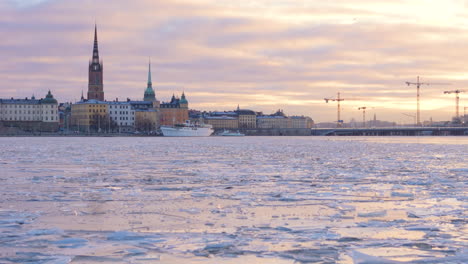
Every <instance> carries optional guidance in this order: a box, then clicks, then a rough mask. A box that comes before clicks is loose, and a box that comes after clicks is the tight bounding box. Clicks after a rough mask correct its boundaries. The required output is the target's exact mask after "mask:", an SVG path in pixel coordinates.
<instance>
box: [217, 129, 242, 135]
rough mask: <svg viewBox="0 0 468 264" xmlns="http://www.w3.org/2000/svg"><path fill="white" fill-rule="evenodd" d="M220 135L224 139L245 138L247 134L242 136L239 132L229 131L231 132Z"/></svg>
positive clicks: (225, 131) (227, 131)
mask: <svg viewBox="0 0 468 264" xmlns="http://www.w3.org/2000/svg"><path fill="white" fill-rule="evenodd" d="M218 135H219V136H223V137H243V136H245V134H242V133H241V132H239V131H236V132H232V131H229V130H224V131H223V132H221V133H219V134H218Z"/></svg>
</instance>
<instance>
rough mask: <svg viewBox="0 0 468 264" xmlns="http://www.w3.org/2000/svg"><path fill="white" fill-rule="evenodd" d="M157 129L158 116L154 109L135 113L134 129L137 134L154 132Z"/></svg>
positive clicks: (139, 110)
mask: <svg viewBox="0 0 468 264" xmlns="http://www.w3.org/2000/svg"><path fill="white" fill-rule="evenodd" d="M158 127H159V116H158V112H157V111H156V110H155V109H146V110H144V109H138V110H136V111H135V129H136V130H137V131H139V132H154V131H155V130H156V129H157V128H158Z"/></svg>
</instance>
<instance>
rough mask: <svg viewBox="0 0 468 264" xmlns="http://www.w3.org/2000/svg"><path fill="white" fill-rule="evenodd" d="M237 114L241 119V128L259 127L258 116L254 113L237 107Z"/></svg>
mask: <svg viewBox="0 0 468 264" xmlns="http://www.w3.org/2000/svg"><path fill="white" fill-rule="evenodd" d="M235 112H236V114H237V116H238V118H239V128H256V127H257V114H256V113H255V112H254V111H252V110H248V109H239V107H237V110H236V111H235Z"/></svg>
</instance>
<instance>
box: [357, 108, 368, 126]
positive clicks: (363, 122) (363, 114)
mask: <svg viewBox="0 0 468 264" xmlns="http://www.w3.org/2000/svg"><path fill="white" fill-rule="evenodd" d="M366 109H367V106H361V107H359V108H358V110H362V127H366Z"/></svg>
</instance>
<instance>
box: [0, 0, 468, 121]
mask: <svg viewBox="0 0 468 264" xmlns="http://www.w3.org/2000/svg"><path fill="white" fill-rule="evenodd" d="M95 21H96V22H97V25H98V35H99V36H98V38H99V49H100V55H101V58H102V59H103V61H104V91H105V97H106V99H107V100H113V99H115V98H116V97H118V98H120V99H124V98H127V97H130V98H132V99H140V98H142V97H143V92H144V89H145V87H146V76H147V66H148V65H147V64H148V58H149V57H151V60H152V69H153V86H154V87H155V89H156V96H157V98H158V99H159V100H161V101H165V100H168V99H169V98H170V96H171V95H172V94H173V93H175V94H176V95H177V94H179V95H180V94H181V93H182V91H185V93H186V95H187V98H188V100H189V103H190V107H191V108H193V109H199V110H215V109H216V110H231V109H234V108H236V107H237V105H238V104H239V105H240V106H241V108H250V109H253V110H257V111H263V112H265V113H272V112H274V111H275V110H276V109H279V108H280V109H284V111H285V112H286V113H287V114H290V115H302V114H303V115H309V116H311V117H312V118H313V119H314V120H315V121H316V122H324V121H333V120H335V119H336V103H328V104H326V103H325V102H324V100H323V98H324V97H330V98H333V97H336V93H337V92H341V94H342V97H344V98H345V99H346V100H345V102H343V104H342V109H343V114H342V118H343V119H344V120H345V121H349V120H350V119H352V118H355V119H356V120H361V117H362V115H361V112H360V111H359V110H358V109H357V108H358V107H362V106H366V107H369V108H371V109H370V110H369V111H368V112H369V114H368V115H369V117H371V116H372V115H373V114H374V113H375V114H376V115H377V118H378V119H381V120H390V121H396V122H399V123H400V122H403V123H411V122H412V121H413V120H412V118H411V117H407V116H405V115H403V114H402V113H408V114H415V108H416V87H414V86H411V87H408V86H406V84H405V82H406V81H413V82H414V81H416V76H418V75H419V76H421V80H422V81H423V82H432V83H450V84H451V85H429V86H423V87H422V89H421V98H422V100H421V109H422V113H421V117H422V119H423V120H427V119H429V118H430V117H432V118H433V119H434V120H449V119H450V118H451V116H453V115H454V111H455V110H454V108H455V95H453V94H450V95H445V94H443V92H444V91H446V90H455V89H465V87H467V86H468V75H467V73H466V72H467V67H466V66H467V61H468V1H464V0H445V1H444V0H434V1H427V0H408V1H405V0H393V1H374V0H334V1H316V0H238V1H232V0H159V1H158V0H134V1H127V0H112V1H111V0H99V1H98V0H80V1H76V0H0V58H1V59H0V79H1V81H0V97H1V98H9V97H26V96H28V97H29V96H31V95H32V94H33V93H34V94H35V95H36V96H39V97H43V96H44V95H45V94H46V92H47V90H49V89H50V90H51V91H52V93H53V94H54V96H55V97H56V98H58V99H59V101H72V102H74V101H76V100H79V98H80V96H81V91H82V90H83V91H84V92H85V94H86V91H87V74H88V72H87V71H88V69H87V66H88V61H89V59H90V58H91V51H92V41H93V34H94V32H93V31H94V23H95ZM463 106H468V88H467V93H465V94H461V112H463Z"/></svg>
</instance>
